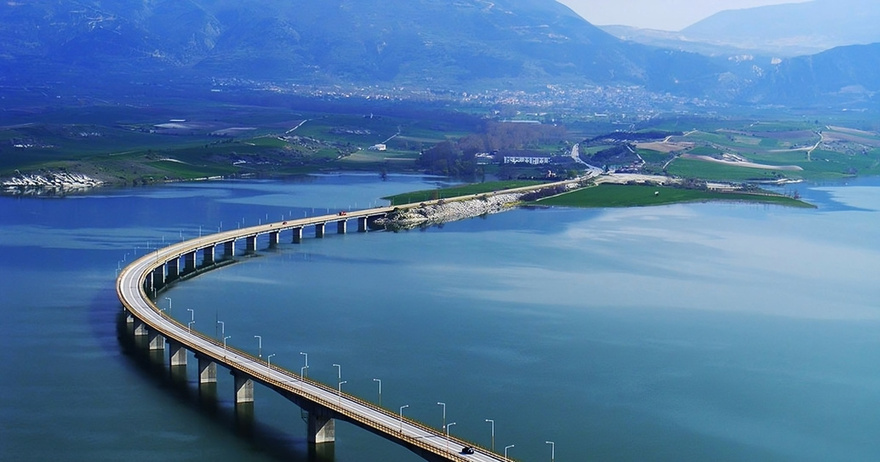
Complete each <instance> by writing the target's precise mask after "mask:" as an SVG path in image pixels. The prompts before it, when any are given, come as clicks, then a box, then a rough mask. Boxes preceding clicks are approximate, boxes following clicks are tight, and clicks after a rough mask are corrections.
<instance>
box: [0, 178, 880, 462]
mask: <svg viewBox="0 0 880 462" xmlns="http://www.w3.org/2000/svg"><path fill="white" fill-rule="evenodd" d="M434 181H435V180H433V179H430V178H421V177H392V179H391V181H388V182H382V181H379V179H378V177H376V176H363V175H362V176H358V175H344V176H323V177H315V178H311V179H310V180H309V181H308V182H261V181H246V182H216V183H192V184H177V185H169V186H163V187H160V188H151V189H128V190H114V191H107V192H104V193H103V194H101V195H94V196H85V197H73V198H66V199H60V200H33V199H28V200H22V199H13V198H0V251H2V255H3V257H2V259H0V275H2V277H0V294H2V298H3V302H2V304H0V309H2V310H3V315H4V318H3V319H4V322H3V323H0V346H2V349H3V351H4V361H3V363H2V364H3V366H2V367H3V370H2V372H3V373H2V374H0V387H2V390H3V391H4V392H3V393H2V394H0V410H2V413H3V418H2V419H0V459H3V460H43V459H49V458H63V459H66V460H120V459H123V458H125V459H130V460H146V459H155V458H161V459H162V460H205V459H209V458H210V459H214V460H242V459H247V460H302V461H305V460H315V459H319V460H337V461H387V460H401V461H418V460H421V459H419V458H417V457H416V456H414V455H412V454H411V453H409V452H408V451H407V450H405V449H402V448H399V447H397V446H396V445H394V444H391V443H388V442H386V441H384V440H382V439H381V438H379V437H376V436H373V435H372V434H370V433H367V432H364V431H362V430H360V429H357V428H355V427H353V426H350V425H347V424H343V423H340V424H338V426H337V443H336V445H335V449H334V451H333V452H334V453H335V454H320V455H317V456H316V455H313V454H312V455H310V454H309V452H308V445H307V444H306V443H305V424H304V422H303V420H302V416H301V414H300V411H299V409H298V408H296V407H295V406H294V405H293V404H292V403H289V402H287V401H286V400H284V399H283V398H281V397H279V396H277V395H276V394H274V393H273V392H271V391H269V390H268V389H265V388H262V387H260V386H257V387H256V388H257V389H256V394H257V402H256V404H255V408H254V416H253V418H252V419H242V418H238V419H236V418H235V416H234V413H233V411H232V403H231V400H232V384H231V377H230V376H229V375H228V374H225V373H221V374H219V375H220V383H219V384H218V387H217V390H218V398H217V399H216V400H207V401H206V400H200V399H199V398H198V393H197V392H196V387H195V386H194V382H195V371H194V369H195V367H192V366H191V367H190V368H189V370H188V373H189V376H188V377H184V378H183V379H182V381H181V380H177V381H175V380H173V379H169V377H168V373H167V371H165V370H164V369H162V368H156V367H153V366H149V365H144V364H143V361H139V360H138V359H137V358H138V357H139V355H135V354H131V353H130V352H128V350H127V349H126V348H123V346H121V345H120V342H119V340H118V339H117V314H118V311H119V304H118V302H117V301H116V295H115V291H114V286H113V281H114V277H115V274H116V269H117V267H121V266H123V265H125V264H126V262H128V261H130V260H131V259H132V258H133V257H134V255H135V254H138V253H142V252H144V249H145V248H149V247H154V246H155V245H157V244H158V245H161V243H162V242H163V241H164V242H169V241H176V240H180V238H181V237H183V238H187V237H193V236H196V235H198V233H199V232H202V233H208V232H212V231H216V229H217V228H218V227H221V228H222V229H229V228H234V227H238V226H250V225H254V224H257V223H258V222H264V221H265V220H267V219H271V220H278V219H281V218H282V216H283V217H285V218H289V217H301V216H303V215H311V214H315V213H326V211H327V210H328V209H329V210H331V211H333V210H336V209H347V208H363V207H367V206H370V205H376V204H378V203H380V201H379V199H378V198H379V197H381V196H384V195H387V194H391V193H396V192H401V191H405V190H412V189H421V188H425V187H431V186H433V184H434ZM800 193H801V194H802V195H803V196H805V197H806V198H807V199H808V200H811V201H813V202H814V203H817V204H818V205H819V209H818V210H794V209H785V208H779V207H773V206H756V205H746V204H693V205H677V206H668V207H658V208H645V209H622V210H568V209H528V210H527V209H522V210H516V211H512V212H508V213H504V214H500V215H494V216H491V217H488V218H485V219H472V220H467V221H462V222H457V223H450V224H447V225H445V226H443V227H436V228H430V229H428V230H424V231H409V232H401V233H384V232H381V233H380V232H377V233H368V234H348V235H344V236H341V235H336V234H328V236H327V238H325V239H322V240H316V239H311V238H309V239H306V240H305V241H304V242H303V243H302V244H300V245H294V244H286V243H285V244H283V245H281V246H280V247H279V248H277V249H271V250H270V249H267V248H266V247H267V245H266V243H265V242H262V241H261V243H260V247H261V251H260V252H259V253H258V255H257V256H254V257H244V256H240V257H239V258H238V263H236V264H234V265H230V266H227V267H224V268H222V269H220V270H217V271H213V272H211V273H208V274H206V275H203V276H200V277H198V278H195V279H192V280H190V281H187V282H185V283H183V284H180V285H178V286H175V287H174V288H172V289H171V290H169V291H168V292H166V293H164V294H163V295H162V296H161V297H162V299H161V300H160V304H161V305H162V306H167V305H168V301H167V300H165V299H164V298H165V297H168V298H170V299H171V311H172V313H173V314H174V315H175V316H177V317H179V318H181V319H188V318H189V316H190V312H189V311H188V310H190V309H191V310H193V311H192V314H193V316H194V318H195V320H196V323H195V325H194V328H196V329H198V330H201V331H202V332H205V333H208V334H211V335H218V334H219V332H218V330H219V328H220V327H219V326H220V324H218V323H217V321H218V320H220V321H223V323H224V324H223V325H224V327H225V330H226V335H231V336H232V337H231V338H230V339H229V342H230V343H231V344H233V345H235V346H236V347H239V348H242V349H245V350H248V351H252V352H254V353H257V346H258V341H257V339H256V338H255V337H254V336H255V335H259V336H261V338H262V346H263V349H262V353H263V355H264V356H266V355H268V354H274V355H275V356H274V357H273V359H272V362H273V364H278V365H281V366H284V367H287V368H289V369H292V370H296V371H299V369H300V367H301V366H302V365H303V357H302V356H301V355H300V352H301V351H303V352H307V353H309V365H310V367H309V372H310V375H311V376H312V377H314V378H318V379H321V380H324V381H326V382H328V383H331V384H333V385H335V383H336V380H337V378H336V374H337V368H336V367H334V366H333V364H339V365H340V366H341V373H342V379H343V380H346V381H347V383H346V384H345V385H344V390H345V391H347V392H349V393H353V394H356V395H358V396H361V397H363V398H365V399H368V400H372V401H378V399H379V396H378V393H377V391H378V390H377V383H376V382H375V381H373V379H374V378H380V379H381V380H382V386H383V395H382V404H383V405H384V406H385V407H387V408H389V409H393V410H395V411H397V410H398V409H399V407H400V406H403V405H409V407H408V408H406V411H405V412H406V415H407V416H410V417H413V418H416V419H419V420H422V421H424V422H426V423H428V424H431V425H433V426H436V427H440V426H441V425H442V415H441V412H442V408H441V407H440V406H438V405H437V402H438V401H440V402H445V403H446V404H447V421H448V422H456V425H455V426H452V427H450V428H451V433H453V434H455V435H457V436H459V437H463V438H466V439H469V440H472V441H474V442H476V443H478V444H481V445H484V446H488V445H489V444H490V424H489V423H486V422H485V419H494V420H495V422H496V447H497V448H499V449H500V450H501V451H503V449H501V448H503V447H504V446H507V445H515V447H513V448H511V450H510V454H511V456H513V457H516V458H517V459H519V460H549V458H550V446H549V445H547V444H546V443H545V441H547V440H552V441H555V442H556V457H557V460H799V461H800V460H854V461H858V460H876V459H877V458H878V457H880V442H878V439H877V438H876V435H877V434H880V416H878V415H877V413H876V412H875V409H876V408H877V407H878V405H880V371H878V366H877V361H876V358H878V357H880V306H878V302H877V300H878V299H880V289H878V284H877V282H878V280H877V271H876V268H877V262H878V261H880V258H878V257H880V239H878V232H877V229H878V225H880V181H877V180H876V179H868V180H859V181H857V182H856V183H855V184H849V185H820V186H813V187H809V188H806V187H804V186H800ZM307 234H308V233H307ZM283 238H284V241H285V242H288V241H289V235H286V236H283ZM123 260H124V261H123ZM190 361H191V363H192V358H191V360H190Z"/></svg>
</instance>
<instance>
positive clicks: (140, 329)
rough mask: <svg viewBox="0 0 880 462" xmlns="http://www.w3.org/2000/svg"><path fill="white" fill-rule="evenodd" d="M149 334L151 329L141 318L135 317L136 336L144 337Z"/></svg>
mask: <svg viewBox="0 0 880 462" xmlns="http://www.w3.org/2000/svg"><path fill="white" fill-rule="evenodd" d="M146 335H149V329H148V328H147V325H146V324H145V323H144V322H143V321H141V320H140V319H137V318H135V319H134V336H135V337H144V336H146Z"/></svg>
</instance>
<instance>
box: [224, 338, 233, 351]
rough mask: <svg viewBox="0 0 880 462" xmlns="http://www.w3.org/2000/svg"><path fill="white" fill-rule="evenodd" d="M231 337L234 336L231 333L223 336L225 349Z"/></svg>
mask: <svg viewBox="0 0 880 462" xmlns="http://www.w3.org/2000/svg"><path fill="white" fill-rule="evenodd" d="M231 338H232V336H231V335H227V336H225V337H223V350H224V351H226V341H227V340H229V339H231Z"/></svg>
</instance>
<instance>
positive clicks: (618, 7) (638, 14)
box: [558, 0, 804, 31]
mask: <svg viewBox="0 0 880 462" xmlns="http://www.w3.org/2000/svg"><path fill="white" fill-rule="evenodd" d="M558 1H559V3H562V4H563V5H566V6H568V7H569V8H571V9H572V10H574V11H575V12H576V13H578V14H580V15H581V16H583V17H584V18H585V19H586V20H587V21H589V22H591V23H592V24H595V25H600V26H605V25H612V24H613V25H625V26H633V27H639V28H642V29H659V30H670V31H678V30H681V29H684V28H685V27H687V26H690V25H691V24H693V23H695V22H697V21H699V20H701V19H705V18H707V17H709V16H711V15H713V14H715V13H717V12H719V11H722V10H735V9H742V8H752V7H756V6H764V5H776V4H780V3H801V2H802V1H804V0H664V1H659V0H612V1H608V0H558Z"/></svg>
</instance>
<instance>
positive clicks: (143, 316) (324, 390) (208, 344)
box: [116, 207, 505, 462]
mask: <svg viewBox="0 0 880 462" xmlns="http://www.w3.org/2000/svg"><path fill="white" fill-rule="evenodd" d="M391 210H393V207H381V208H374V209H367V210H361V211H357V212H350V213H347V214H346V215H345V216H339V215H323V216H318V217H311V218H304V219H298V220H288V221H286V222H277V223H268V224H265V225H260V226H253V227H249V228H242V229H238V230H231V231H225V232H220V233H217V234H212V235H208V236H204V237H199V238H196V239H191V240H188V241H184V242H180V243H177V244H174V245H170V246H168V247H165V248H162V249H158V250H156V251H155V252H150V253H149V254H147V255H145V256H143V257H141V258H139V259H137V260H135V261H134V262H132V264H130V265H129V266H127V267H126V268H124V269H123V270H122V271H121V272H120V274H119V277H118V278H117V281H116V290H117V293H118V296H119V299H120V301H122V304H123V306H124V307H125V309H126V310H127V311H128V312H130V313H131V314H132V315H133V316H135V317H137V318H138V319H139V320H141V321H142V322H144V323H145V324H146V325H148V326H149V328H150V329H153V330H154V331H156V332H158V333H159V334H161V335H163V336H164V337H165V338H166V339H168V340H172V341H174V342H177V343H180V344H181V345H183V346H184V347H185V348H186V349H188V350H189V351H192V352H195V353H197V354H199V355H202V356H203V357H207V358H211V360H213V361H215V362H216V363H218V364H220V365H222V366H224V367H226V368H228V369H230V370H232V371H236V372H238V373H242V374H245V375H247V376H250V377H251V378H252V379H253V380H255V381H258V382H261V383H263V384H266V385H268V386H270V387H272V388H274V389H276V390H278V391H279V392H283V393H290V394H292V395H296V396H298V397H300V398H301V399H304V400H307V401H310V402H312V403H316V404H317V405H319V406H322V407H324V408H326V409H329V410H331V411H332V412H333V413H334V414H336V415H337V417H338V418H342V419H344V420H348V421H351V422H356V423H358V424H360V425H362V426H365V427H368V428H370V429H372V430H373V431H375V432H376V433H378V434H380V435H383V436H384V437H385V438H388V439H389V440H392V441H395V442H397V443H400V444H402V445H405V446H409V447H412V448H417V449H420V450H422V451H424V452H426V453H428V454H433V455H434V456H436V457H437V458H439V459H445V460H455V461H465V460H468V461H484V462H488V461H501V460H505V459H504V458H503V457H501V456H499V455H497V454H495V453H492V452H490V451H488V450H485V449H481V448H475V449H476V453H475V454H471V455H462V454H460V453H459V452H460V451H461V449H462V448H463V447H464V446H470V444H469V443H466V442H465V441H463V440H459V439H457V438H454V437H452V438H450V439H449V440H448V442H447V439H446V435H445V434H444V433H442V432H441V431H440V430H437V429H434V428H430V427H428V426H425V425H421V424H419V423H416V422H412V421H409V420H407V419H406V418H404V419H403V420H402V421H401V419H400V417H399V415H398V414H395V413H394V412H392V411H390V410H386V409H383V408H380V407H379V406H376V405H374V404H372V403H368V402H366V401H364V400H362V399H359V398H357V397H355V396H351V395H348V394H346V393H341V394H340V393H339V392H338V391H337V390H336V389H333V388H331V387H329V386H327V385H324V384H321V383H318V382H315V381H312V380H309V379H308V378H305V379H303V378H301V377H300V376H299V375H297V374H295V373H293V372H291V371H288V370H286V369H283V368H279V367H276V366H274V365H273V366H272V369H271V370H270V369H269V367H268V365H267V364H266V362H265V361H262V360H260V359H258V358H255V357H254V356H252V355H249V354H247V353H245V352H242V351H240V350H236V349H234V348H228V347H224V345H223V343H222V342H218V341H217V340H216V339H213V338H211V337H208V336H206V335H203V334H201V333H199V332H190V331H189V330H188V329H187V326H186V325H184V324H181V323H180V322H178V321H176V320H174V319H173V318H171V317H169V316H167V315H166V314H165V312H163V311H161V310H160V309H159V308H158V307H157V306H156V305H155V304H154V303H153V302H152V300H150V298H149V296H148V295H147V293H146V291H145V288H144V287H145V286H144V284H145V281H146V279H147V277H148V276H149V275H150V274H151V272H152V271H153V270H154V269H156V268H159V267H161V266H162V265H164V264H165V263H166V262H168V261H170V260H173V259H175V258H180V256H182V255H185V254H188V253H191V252H194V251H198V250H200V249H204V248H207V247H210V246H213V245H219V244H222V243H224V242H228V241H231V240H236V239H241V238H245V237H252V236H258V235H261V234H267V233H270V232H278V231H283V230H288V229H294V228H301V227H305V226H310V225H316V224H322V223H331V222H337V221H340V220H343V219H354V218H363V217H369V216H375V215H381V214H385V213H388V212H390V211H391ZM447 444H448V451H449V452H447Z"/></svg>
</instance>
